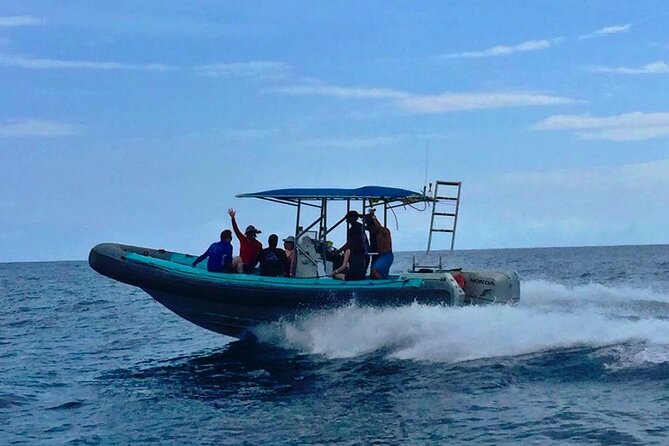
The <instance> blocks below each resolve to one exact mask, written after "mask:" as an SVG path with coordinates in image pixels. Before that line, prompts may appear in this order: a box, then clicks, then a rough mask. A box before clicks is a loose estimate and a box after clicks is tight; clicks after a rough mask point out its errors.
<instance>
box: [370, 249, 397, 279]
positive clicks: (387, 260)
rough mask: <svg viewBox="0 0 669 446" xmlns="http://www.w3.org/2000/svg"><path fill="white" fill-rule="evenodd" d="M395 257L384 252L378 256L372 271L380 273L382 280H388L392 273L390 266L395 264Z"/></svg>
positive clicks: (390, 253)
mask: <svg viewBox="0 0 669 446" xmlns="http://www.w3.org/2000/svg"><path fill="white" fill-rule="evenodd" d="M393 260H395V256H394V255H393V253H392V252H384V253H383V254H379V255H378V256H376V259H375V260H374V263H372V269H375V270H377V271H378V272H379V275H380V276H381V278H382V279H387V278H388V274H389V273H390V265H392V264H393Z"/></svg>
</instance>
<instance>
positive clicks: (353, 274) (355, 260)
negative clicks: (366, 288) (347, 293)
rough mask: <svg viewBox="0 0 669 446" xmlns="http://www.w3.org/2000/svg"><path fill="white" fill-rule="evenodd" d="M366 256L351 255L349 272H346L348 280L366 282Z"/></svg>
mask: <svg viewBox="0 0 669 446" xmlns="http://www.w3.org/2000/svg"><path fill="white" fill-rule="evenodd" d="M366 257H367V256H366V255H365V254H351V256H350V257H349V258H348V270H346V275H345V279H346V280H365V275H366V273H367V265H366V262H365V258H366Z"/></svg>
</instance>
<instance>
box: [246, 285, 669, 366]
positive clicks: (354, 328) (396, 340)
mask: <svg viewBox="0 0 669 446" xmlns="http://www.w3.org/2000/svg"><path fill="white" fill-rule="evenodd" d="M521 289H522V296H521V303H520V304H519V305H518V306H517V307H508V306H487V307H464V308H448V307H440V306H426V305H417V304H414V305H411V306H406V307H395V308H382V309H381V308H369V307H359V306H355V305H351V306H348V307H344V308H340V309H337V310H333V311H328V312H321V313H315V314H312V315H309V316H306V317H304V318H302V319H300V320H297V321H293V322H289V323H288V322H283V323H277V324H273V325H271V326H269V327H266V328H265V329H264V330H263V331H261V332H260V333H259V336H260V339H261V340H262V341H265V342H271V343H274V344H277V345H281V346H282V347H286V348H291V349H297V350H299V351H301V352H304V353H310V354H321V355H325V356H326V357H329V358H350V357H355V356H360V355H364V354H368V353H372V352H375V351H380V350H383V351H384V352H389V353H387V355H388V356H389V357H391V358H399V359H412V360H418V361H433V362H448V363H453V362H461V361H467V360H474V359H481V358H492V357H504V356H516V355H523V354H528V353H535V352H541V351H547V350H552V349H558V348H566V347H576V346H616V345H620V344H631V345H635V346H636V347H635V350H634V351H633V352H631V351H620V352H618V353H617V355H618V356H620V357H621V358H623V357H624V360H625V361H627V362H631V363H648V362H651V363H654V364H657V363H662V362H667V361H669V296H667V295H664V294H658V293H656V292H653V291H651V290H639V289H631V288H630V289H624V288H619V287H617V288H609V287H606V286H603V285H597V284H590V285H583V286H576V287H567V286H564V285H560V284H555V283H551V282H545V281H526V282H523V283H522V287H521Z"/></svg>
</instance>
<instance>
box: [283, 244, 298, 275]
mask: <svg viewBox="0 0 669 446" xmlns="http://www.w3.org/2000/svg"><path fill="white" fill-rule="evenodd" d="M283 250H284V251H285V253H286V257H287V258H288V269H287V270H286V277H293V276H295V260H296V259H295V237H293V236H292V235H291V236H288V237H286V238H285V239H283Z"/></svg>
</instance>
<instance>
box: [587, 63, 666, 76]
mask: <svg viewBox="0 0 669 446" xmlns="http://www.w3.org/2000/svg"><path fill="white" fill-rule="evenodd" d="M588 71H592V72H595V73H617V74H666V73H669V64H667V63H666V62H664V61H662V60H658V61H656V62H652V63H649V64H646V65H642V66H641V67H638V68H634V67H600V66H593V67H589V68H588Z"/></svg>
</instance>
